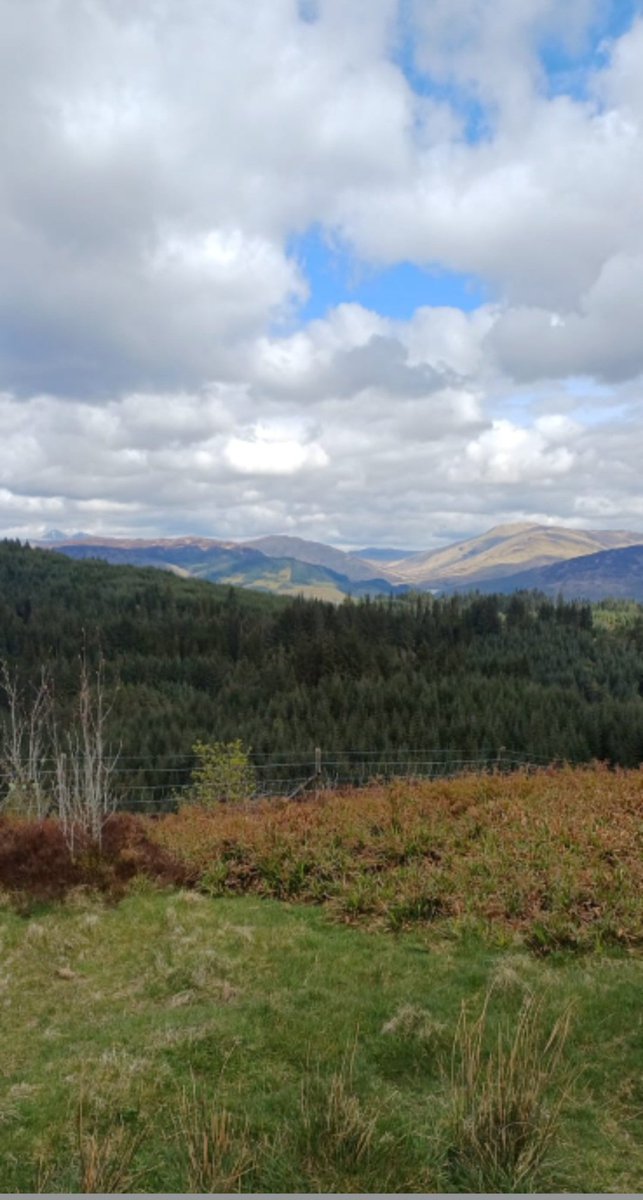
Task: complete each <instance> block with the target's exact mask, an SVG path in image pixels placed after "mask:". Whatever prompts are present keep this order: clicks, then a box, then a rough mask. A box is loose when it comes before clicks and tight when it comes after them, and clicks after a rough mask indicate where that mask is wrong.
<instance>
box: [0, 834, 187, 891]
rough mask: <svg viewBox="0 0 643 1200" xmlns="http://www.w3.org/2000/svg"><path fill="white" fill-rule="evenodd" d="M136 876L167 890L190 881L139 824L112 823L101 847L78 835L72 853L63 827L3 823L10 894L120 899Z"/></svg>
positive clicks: (2, 867) (2, 870) (1, 866)
mask: <svg viewBox="0 0 643 1200" xmlns="http://www.w3.org/2000/svg"><path fill="white" fill-rule="evenodd" d="M137 875H142V876H146V877H148V878H150V879H154V880H158V882H159V883H164V884H181V883H185V882H186V881H187V879H188V875H189V871H188V869H187V868H186V865H185V864H184V863H183V864H182V863H180V862H178V861H177V860H176V859H175V858H174V857H173V856H172V854H171V853H170V852H169V851H168V850H166V849H164V848H163V847H162V846H160V845H159V844H158V843H157V842H154V841H152V840H151V838H150V837H149V830H148V828H147V827H146V824H145V822H144V821H142V820H141V819H140V818H137V817H133V816H130V815H128V814H125V813H118V814H114V815H112V816H111V817H109V818H108V820H107V821H106V823H105V825H104V828H103V838H102V844H101V845H100V847H99V846H98V845H97V844H96V843H95V842H94V841H92V839H91V838H90V837H89V835H88V834H86V833H82V832H79V833H78V835H77V837H76V842H75V848H74V852H73V853H72V851H71V849H70V847H69V842H68V839H67V838H66V836H65V833H64V830H63V829H62V827H61V825H60V823H59V822H58V821H56V820H54V819H52V818H49V819H46V820H43V821H25V820H20V819H14V818H12V817H5V816H2V817H0V879H1V880H2V886H3V888H4V889H6V891H7V892H9V893H13V894H16V895H18V896H22V897H28V898H29V899H32V900H38V901H41V900H55V899H62V898H63V897H64V896H65V895H67V894H68V893H69V892H71V891H73V889H74V888H79V887H87V888H90V889H92V890H95V891H99V892H103V893H104V894H106V895H109V896H111V897H114V898H117V897H118V896H120V895H122V894H123V892H124V891H125V889H126V888H127V885H128V883H129V882H130V881H131V880H132V879H134V878H135V876H137Z"/></svg>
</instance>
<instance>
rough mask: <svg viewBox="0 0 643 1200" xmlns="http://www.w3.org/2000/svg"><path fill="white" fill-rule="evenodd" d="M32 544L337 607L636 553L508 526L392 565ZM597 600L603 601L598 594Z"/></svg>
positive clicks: (140, 542)
mask: <svg viewBox="0 0 643 1200" xmlns="http://www.w3.org/2000/svg"><path fill="white" fill-rule="evenodd" d="M55 532H56V533H59V532H60V531H55ZM34 544H35V545H40V546H41V547H43V548H45V549H47V550H58V551H60V552H61V553H63V554H66V555H67V556H68V557H71V558H90V557H96V558H103V559H106V560H107V561H111V562H120V563H128V562H129V563H132V564H133V565H137V566H156V567H159V568H162V569H164V570H168V571H172V572H174V573H175V574H177V575H184V576H192V577H195V578H201V579H207V580H209V581H211V582H218V583H226V584H231V585H234V586H239V587H249V588H254V589H257V590H263V591H269V592H274V593H275V594H278V595H301V594H303V595H309V596H315V597H317V598H319V599H327V600H331V601H333V602H339V601H341V600H342V599H343V598H344V597H345V596H350V595H363V594H367V593H368V594H372V595H392V594H395V593H396V592H397V591H399V590H408V589H409V588H415V589H417V590H420V591H426V590H429V591H436V592H438V591H454V590H460V589H463V588H465V589H469V588H471V587H476V586H479V587H480V588H481V589H483V590H485V591H492V590H494V588H495V590H499V591H506V590H511V589H512V588H516V587H524V586H534V587H538V586H540V583H539V582H538V578H539V577H538V576H537V574H533V575H532V579H533V583H531V584H529V585H527V584H525V583H524V582H523V577H524V576H526V575H528V574H529V573H530V572H532V573H533V572H536V573H537V572H538V571H543V570H546V569H547V568H548V567H550V566H554V565H556V564H564V563H566V562H575V561H577V560H578V559H581V558H584V557H588V556H591V555H592V554H600V553H602V552H609V551H615V550H619V549H626V548H628V547H632V546H640V545H643V533H633V532H631V531H627V530H578V529H571V528H569V527H567V526H555V525H542V524H535V523H529V522H514V523H511V524H504V525H498V526H495V527H493V528H492V529H490V530H487V531H486V532H485V533H483V534H480V535H478V536H477V537H473V538H468V539H465V540H464V541H461V542H455V543H453V544H452V545H450V546H447V547H442V548H440V549H437V550H430V551H425V552H417V553H416V552H414V553H410V554H409V555H408V556H405V557H404V558H398V559H395V560H393V561H391V560H390V559H384V560H379V561H378V560H370V561H369V560H368V559H367V558H365V557H362V556H361V555H360V554H359V553H357V552H354V551H353V552H349V551H345V550H340V549H338V548H337V547H334V546H330V545H327V544H326V543H323V542H315V541H309V540H307V539H304V538H297V537H294V536H291V535H289V534H281V535H275V536H274V537H273V536H264V537H261V538H254V539H251V540H249V541H239V542H236V541H232V540H230V539H222V538H212V537H205V536H202V535H201V536H200V535H187V534H186V535H181V536H178V537H164V538H117V537H109V536H105V535H97V536H89V535H78V534H76V535H71V536H65V535H61V538H60V540H56V539H54V538H53V537H51V536H50V537H46V538H44V539H42V540H41V541H40V542H34ZM371 551H375V552H376V548H374V547H371ZM384 553H388V552H387V551H384ZM610 561H611V560H610ZM618 561H619V560H614V569H615V570H616V571H617V577H616V579H615V587H617V588H621V589H622V588H623V587H626V586H627V584H626V581H623V580H622V579H621V576H620V573H619V572H620V566H617V564H618ZM623 561H624V562H625V561H626V560H623ZM634 562H635V558H633V559H632V563H633V564H634ZM597 570H599V571H602V573H603V585H604V587H607V586H608V584H609V580H608V575H609V570H610V563H609V562H608V561H607V560H605V561H604V562H603V564H602V566H599V567H598V568H597ZM543 578H544V583H543V585H542V586H544V587H548V586H549V577H547V576H545V577H543ZM571 578H572V576H570V579H571ZM503 581H506V586H505V584H504V583H503ZM551 586H555V584H554V583H553V582H552V583H551ZM570 586H575V584H573V583H570ZM602 594H603V595H605V594H608V593H606V592H605V591H604V590H603V592H602Z"/></svg>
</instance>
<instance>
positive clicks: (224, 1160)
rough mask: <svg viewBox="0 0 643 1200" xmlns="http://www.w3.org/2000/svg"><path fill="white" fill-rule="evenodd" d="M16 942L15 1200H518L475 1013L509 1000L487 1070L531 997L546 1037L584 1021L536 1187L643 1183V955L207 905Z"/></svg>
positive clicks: (123, 911)
mask: <svg viewBox="0 0 643 1200" xmlns="http://www.w3.org/2000/svg"><path fill="white" fill-rule="evenodd" d="M0 934H1V937H2V974H1V980H0V987H1V991H0V997H1V1000H0V1002H1V1004H2V1014H3V1037H2V1041H1V1043H0V1078H1V1080H2V1095H1V1099H0V1185H1V1186H2V1190H3V1191H6V1192H18V1191H20V1190H37V1189H38V1188H40V1189H42V1190H46V1191H66V1190H74V1191H82V1190H86V1189H87V1188H88V1185H89V1186H93V1187H94V1190H97V1191H101V1190H110V1189H111V1190H115V1191H119V1190H121V1191H131V1190H140V1191H159V1192H161V1191H164V1192H167V1191H169V1192H172V1191H177V1192H181V1191H188V1190H211V1191H220V1190H238V1189H241V1190H247V1191H277V1192H281V1191H283V1192H288V1191H317V1190H328V1191H349V1190H362V1191H393V1190H396V1189H397V1190H410V1191H430V1190H454V1191H458V1190H467V1189H468V1190H498V1189H499V1190H503V1188H507V1189H508V1190H514V1189H513V1188H511V1187H510V1185H511V1184H512V1183H514V1184H515V1182H516V1180H515V1179H512V1177H511V1175H509V1176H505V1175H498V1174H497V1171H498V1170H499V1169H500V1167H502V1163H501V1164H500V1167H498V1166H497V1165H496V1166H495V1167H494V1168H493V1171H492V1170H491V1167H490V1166H489V1164H488V1163H487V1160H486V1159H485V1158H484V1156H482V1150H483V1149H484V1146H481V1147H480V1148H478V1146H477V1143H476V1144H474V1146H473V1148H472V1146H471V1144H470V1139H469V1140H467V1138H465V1137H464V1136H463V1130H462V1127H461V1125H459V1124H458V1120H457V1112H458V1111H459V1110H458V1108H457V1104H454V1102H455V1101H456V1099H457V1097H456V1095H455V1092H456V1091H457V1087H456V1084H457V1082H458V1078H459V1076H458V1074H457V1064H456V1074H455V1076H453V1077H452V1066H453V1064H452V1047H453V1043H454V1036H455V1032H456V1026H457V1021H458V1015H459V1012H460V1008H461V1004H462V1002H463V1001H466V1003H467V1004H468V1006H469V1010H470V1012H471V1014H472V1015H475V1014H477V1013H479V1012H480V1010H481V1007H482V1004H483V1002H484V997H485V996H486V995H487V994H488V992H489V988H491V998H490V1000H489V1015H488V1022H487V1027H486V1033H485V1038H484V1053H485V1055H486V1056H488V1055H489V1054H490V1053H492V1051H493V1047H494V1046H495V1045H496V1031H497V1030H498V1029H503V1028H505V1027H506V1029H507V1030H508V1031H511V1030H515V1028H516V1024H517V1022H518V1020H519V1013H520V1011H521V1006H522V1004H523V1002H524V999H525V997H526V996H529V995H530V994H535V995H536V996H538V997H540V998H541V1002H542V1013H541V1014H540V1018H539V1020H540V1024H541V1026H542V1028H541V1030H540V1032H541V1033H542V1035H543V1037H544V1036H545V1035H546V1033H547V1030H548V1029H549V1028H550V1027H551V1025H552V1023H553V1022H554V1020H555V1019H556V1018H557V1017H558V1016H560V1014H561V1013H563V1012H564V1011H565V1009H566V1007H567V1005H568V1004H569V1002H571V1003H572V1011H571V1029H570V1034H569V1038H568V1040H567V1042H566V1045H565V1047H564V1062H563V1063H562V1064H561V1067H560V1070H561V1072H562V1074H561V1077H560V1079H559V1078H558V1074H556V1073H555V1074H554V1075H553V1076H552V1079H551V1081H550V1082H551V1086H552V1089H553V1090H552V1103H554V1102H557V1099H558V1100H561V1101H562V1107H561V1110H560V1113H559V1114H558V1115H557V1118H556V1125H555V1131H554V1134H555V1136H554V1137H553V1140H552V1141H551V1144H550V1145H549V1146H548V1149H547V1154H546V1155H545V1157H544V1158H543V1160H542V1162H541V1163H540V1164H539V1166H538V1169H537V1171H536V1172H535V1173H532V1174H530V1175H528V1176H527V1177H526V1178H522V1179H521V1180H520V1184H521V1186H520V1189H519V1190H530V1189H538V1188H539V1189H541V1190H548V1189H552V1190H570V1191H602V1190H610V1191H628V1190H630V1191H636V1190H639V1188H640V1187H641V1185H642V1184H643V1151H642V1149H641V1147H643V1123H642V1119H641V1110H642V1108H643V1094H642V1092H641V1079H642V1078H643V1040H642V1039H641V1009H640V995H641V985H642V984H643V967H642V964H641V962H640V960H638V959H636V958H635V957H632V956H631V955H629V954H627V953H624V952H623V951H619V952H616V953H614V954H612V955H608V956H596V955H593V956H590V957H580V958H578V957H574V956H567V955H562V956H559V957H557V958H554V959H549V960H547V961H546V962H545V961H543V960H542V959H539V958H536V957H535V956H533V955H530V954H529V953H528V952H527V951H525V949H524V948H521V947H520V946H519V945H518V944H516V943H515V942H514V941H513V939H511V938H508V939H507V941H506V943H505V944H504V945H501V944H497V945H495V946H494V947H491V946H490V944H489V943H485V942H483V941H481V940H480V939H479V938H478V937H476V936H473V935H471V936H460V937H458V938H455V939H454V938H444V937H438V936H436V935H435V932H434V931H432V930H431V928H430V927H428V926H422V927H419V928H418V929H416V930H415V931H414V932H413V933H404V934H401V935H400V936H397V937H395V936H392V935H391V934H389V933H372V932H370V933H369V932H365V931H363V930H359V929H352V928H346V927H341V926H338V925H333V924H331V923H330V922H329V921H328V918H327V915H326V914H324V913H323V911H322V910H320V909H314V908H304V907H296V906H293V905H290V904H284V903H281V904H280V903H277V902H275V901H266V900H259V899H257V898H252V899H251V898H241V899H211V898H208V897H206V896H204V895H202V894H199V893H194V892H187V893H186V892H177V893H173V894H167V893H166V894H161V893H154V892H151V891H139V893H138V894H136V895H132V896H131V897H130V898H128V899H126V900H125V901H123V902H122V903H121V904H120V905H118V906H116V907H104V906H102V905H100V904H98V903H96V902H93V901H91V900H90V899H88V898H87V897H85V896H83V895H77V896H75V897H72V898H70V900H69V902H68V903H67V904H66V905H65V906H59V907H56V908H51V909H49V910H42V911H40V912H31V914H30V915H29V916H18V915H15V914H14V913H13V912H11V911H5V912H4V913H2V914H0ZM462 1050H463V1045H462V1042H460V1043H459V1044H458V1045H457V1046H456V1051H457V1054H461V1053H462ZM532 1082H533V1081H532ZM563 1082H564V1089H565V1090H564V1094H563V1095H562V1096H561V1091H560V1089H561V1086H563ZM478 1115H479V1116H480V1113H478ZM484 1115H485V1114H484V1112H483V1113H482V1116H483V1117H484ZM492 1116H493V1119H494V1120H495V1121H496V1123H497V1122H498V1119H499V1118H498V1114H497V1113H496V1110H495V1109H494V1110H493V1112H492ZM537 1119H538V1120H539V1121H541V1120H543V1119H544V1118H543V1114H542V1113H540V1114H539V1115H538V1118H537ZM478 1125H479V1132H480V1137H482V1138H483V1137H484V1128H486V1126H484V1122H482V1120H481V1119H480V1120H479V1122H478ZM533 1132H534V1131H530V1132H529V1135H528V1136H529V1137H531V1136H532V1135H533ZM204 1138H205V1141H204ZM204 1145H205V1146H206V1149H207V1153H206V1154H205V1160H204V1157H203V1153H202V1151H203V1147H204ZM195 1147H197V1148H200V1149H198V1152H195ZM478 1149H480V1155H481V1156H482V1157H480V1162H482V1164H483V1166H482V1168H481V1166H480V1162H478V1157H479V1155H478ZM485 1163H486V1165H485ZM494 1171H495V1172H496V1173H495V1174H494ZM503 1181H504V1182H503Z"/></svg>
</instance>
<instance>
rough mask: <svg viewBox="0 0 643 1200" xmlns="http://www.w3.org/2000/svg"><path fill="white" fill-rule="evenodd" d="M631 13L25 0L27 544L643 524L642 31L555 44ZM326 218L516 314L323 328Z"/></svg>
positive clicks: (8, 20)
mask: <svg viewBox="0 0 643 1200" xmlns="http://www.w3.org/2000/svg"><path fill="white" fill-rule="evenodd" d="M608 7H609V6H608ZM604 11H605V6H604V5H602V4H601V3H600V2H599V0H596V3H594V0H568V3H566V4H565V5H560V4H559V3H555V2H554V0H495V2H494V3H493V4H489V3H486V0H417V3H412V4H410V5H409V4H404V5H402V3H401V0H371V2H370V3H369V4H368V6H367V9H366V8H365V7H364V6H363V5H359V4H357V5H353V4H347V3H346V2H345V0H319V2H318V3H317V4H316V5H312V6H310V5H309V6H308V9H307V13H306V14H305V15H306V18H307V19H302V16H301V12H302V9H301V5H298V4H297V3H296V2H295V0H271V3H270V4H265V5H258V6H255V8H254V9H253V14H252V17H253V19H252V20H249V18H248V10H247V7H246V6H244V5H242V4H239V3H238V2H237V0H162V3H154V4H152V3H150V2H149V0H92V2H91V3H75V2H74V3H69V4H65V5H61V4H59V3H58V2H57V0H30V2H29V4H26V3H24V4H16V3H14V0H0V20H1V21H2V28H3V39H2V46H0V100H1V102H2V109H1V111H2V114H3V116H2V118H0V154H2V165H3V190H2V195H1V197H0V254H1V255H2V262H3V271H2V275H1V277H0V322H1V324H2V329H3V338H2V343H1V345H0V388H2V389H3V394H2V395H1V396H0V421H1V422H2V429H3V441H2V445H1V446H0V478H1V480H2V490H1V491H0V511H2V512H3V513H4V514H5V517H4V520H5V525H6V529H7V532H9V531H12V532H15V531H20V532H22V533H27V532H33V531H34V529H35V526H36V525H38V526H40V525H41V524H42V525H44V524H46V523H55V524H57V525H60V524H64V525H67V526H74V525H80V526H81V527H83V526H85V527H86V526H87V525H88V524H89V525H90V526H92V527H95V528H96V529H102V530H103V531H110V530H113V531H115V532H119V531H121V532H122V531H126V530H127V529H137V530H139V531H143V532H148V531H150V532H153V531H168V532H171V531H177V530H178V531H187V530H190V529H194V530H198V531H202V532H207V533H212V534H221V535H227V536H231V537H232V536H239V537H243V536H249V535H252V534H253V533H261V532H269V531H271V530H273V531H274V530H276V529H289V530H292V531H296V532H300V533H306V532H308V533H309V534H311V535H313V536H317V537H328V538H332V537H334V538H336V539H338V540H342V541H347V542H353V543H354V542H360V541H362V540H363V541H364V543H367V542H373V541H391V540H392V541H393V542H395V543H398V542H407V543H408V544H412V545H417V546H422V545H428V544H429V543H430V542H431V541H433V539H434V538H438V537H442V536H457V535H458V534H460V533H462V534H464V533H467V532H472V531H474V530H475V529H480V528H481V527H483V526H484V525H487V524H491V523H492V522H493V521H495V520H497V519H516V518H519V517H529V516H530V515H533V516H534V517H535V518H536V519H545V518H546V517H547V516H548V515H549V516H551V517H552V518H553V519H559V520H561V519H563V520H571V521H576V522H580V523H592V522H597V521H598V522H601V521H607V522H609V523H610V524H611V525H615V524H623V525H626V524H628V523H636V522H637V521H638V522H640V520H641V511H640V500H639V498H638V493H639V492H640V474H639V472H640V468H639V463H640V460H641V456H642V455H643V422H642V421H641V416H642V415H643V413H642V402H643V395H642V393H641V380H642V379H643V343H642V341H641V337H640V329H641V322H642V320H643V308H642V305H643V301H642V300H641V297H642V296H643V286H642V285H643V224H642V222H641V216H640V196H641V194H643V85H642V84H641V72H640V62H641V54H642V52H643V20H642V19H639V20H637V21H635V22H634V23H633V25H632V28H631V29H629V30H628V31H626V32H625V33H624V34H623V35H622V36H621V37H620V38H618V39H616V40H614V41H613V43H612V44H607V45H606V46H605V47H604V50H603V56H602V58H599V59H594V60H592V61H591V62H589V61H588V62H586V63H585V65H584V68H583V72H584V74H583V78H582V80H581V82H580V83H579V81H578V80H576V82H575V84H574V87H570V88H568V89H567V94H553V93H554V92H555V91H556V89H555V88H554V89H552V88H550V83H551V81H550V80H548V78H547V75H546V73H545V71H544V68H543V62H542V57H541V54H540V47H541V46H542V44H543V43H544V42H545V41H547V40H548V39H549V41H550V42H551V40H552V39H558V41H559V42H560V41H561V39H562V42H563V43H564V46H565V47H566V49H567V51H568V52H569V53H570V54H571V55H573V53H575V52H579V53H582V51H583V47H586V46H587V44H588V41H587V39H588V36H589V34H588V31H589V28H590V23H591V21H592V20H599V19H600V18H601V13H602V12H604ZM405 21H406V27H405ZM404 33H405V34H406V35H407V36H410V37H411V39H412V41H413V46H414V67H413V70H414V74H413V81H414V83H415V86H416V89H417V90H415V91H414V90H413V86H412V85H411V83H410V82H409V80H408V79H407V78H405V76H404V73H403V71H402V70H401V69H400V67H399V65H398V61H397V59H396V55H397V56H398V58H399V55H400V53H401V47H402V48H403V38H402V34H404ZM406 53H407V56H408V55H409V54H410V51H409V48H408V45H407V46H406ZM581 84H582V86H581ZM560 90H561V89H560V88H558V91H559V92H560ZM563 91H564V89H563ZM424 92H427V93H428V94H424ZM550 93H551V94H550ZM472 117H473V118H474V119H475V120H477V121H478V124H479V127H480V128H481V130H482V136H481V137H480V138H479V139H478V140H477V141H476V140H472V139H471V138H470V137H469V136H468V134H467V121H468V120H470V119H471V118H472ZM313 225H315V226H318V227H321V228H322V229H323V230H325V231H326V232H327V233H328V235H329V238H330V239H331V241H332V239H333V238H338V239H340V240H341V243H342V245H343V246H344V247H345V248H346V249H347V252H348V253H350V252H351V251H352V252H354V253H355V255H356V256H357V257H358V258H360V259H361V260H362V263H366V264H367V265H369V266H377V265H378V264H384V265H391V264H393V265H394V264H396V263H399V262H411V263H415V264H418V265H426V264H432V265H435V266H438V267H439V266H442V267H446V268H449V269H451V270H455V271H460V272H464V273H465V274H468V275H469V274H472V275H474V276H476V277H479V279H480V280H481V281H482V283H483V284H484V285H485V286H486V287H487V289H488V292H489V294H490V296H492V300H490V301H489V303H487V304H485V305H483V306H482V307H481V308H479V309H478V310H477V311H476V312H473V313H465V312H462V311H460V310H459V309H457V308H455V307H452V306H448V307H447V306H444V307H430V306H422V307H419V308H418V309H417V310H416V311H415V313H414V314H413V315H412V316H411V317H410V318H409V319H408V320H401V319H396V318H395V317H393V316H386V315H383V314H381V313H377V312H373V311H369V310H368V309H367V308H366V307H365V306H364V305H360V304H358V303H346V302H343V303H339V304H337V305H336V306H334V307H333V306H332V304H331V305H330V307H329V311H328V314H327V316H326V317H325V318H324V319H318V320H314V321H310V322H307V323H302V322H300V321H299V320H298V317H297V312H298V306H299V305H300V304H301V303H302V301H303V300H304V299H305V298H306V296H307V294H308V290H309V288H310V286H311V281H309V280H307V279H306V278H305V273H304V269H303V266H302V264H301V263H300V262H299V261H298V259H297V254H296V252H295V251H294V250H293V249H292V246H293V244H296V243H293V241H292V239H293V238H296V236H297V235H299V234H301V233H303V232H304V231H306V230H307V229H308V228H309V227H310V226H313ZM320 273H321V268H320ZM314 282H315V281H314V280H313V281H312V283H313V285H314ZM317 283H318V285H319V286H322V285H324V286H328V287H331V286H332V285H330V284H329V283H328V280H325V281H324V280H317ZM578 378H582V379H585V380H586V381H587V383H586V386H584V390H583V391H582V394H580V393H578V394H576V393H575V392H574V389H573V388H571V387H568V386H566V381H569V380H571V381H573V380H578ZM597 383H600V384H601V387H600V388H599V389H598V391H597V390H596V389H597Z"/></svg>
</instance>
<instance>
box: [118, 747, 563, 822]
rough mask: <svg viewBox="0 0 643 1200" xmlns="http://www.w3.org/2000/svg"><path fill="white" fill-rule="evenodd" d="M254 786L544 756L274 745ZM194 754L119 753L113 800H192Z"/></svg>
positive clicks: (130, 804) (260, 758)
mask: <svg viewBox="0 0 643 1200" xmlns="http://www.w3.org/2000/svg"><path fill="white" fill-rule="evenodd" d="M249 761H250V765H251V767H252V773H253V778H254V791H253V793H252V795H251V796H249V797H248V799H249V800H253V799H254V800H261V799H267V798H271V797H273V798H276V797H292V798H302V799H303V798H305V797H306V796H309V795H310V794H311V793H315V792H319V791H322V790H329V791H332V790H338V789H341V788H360V787H367V786H368V785H369V784H372V783H375V782H380V781H381V782H385V781H388V780H392V779H395V778H403V779H409V780H429V779H441V778H442V779H444V778H452V777H454V776H457V775H462V774H468V773H471V772H477V773H496V772H502V773H507V772H512V771H517V770H525V769H537V768H542V767H545V766H547V765H549V763H550V760H549V759H548V758H546V757H544V756H542V755H537V754H532V753H527V752H524V751H521V750H511V749H507V748H505V747H501V748H500V749H499V750H498V749H494V750H491V749H490V750H487V751H483V752H478V753H471V752H466V751H461V750H455V749H452V748H444V747H441V748H428V749H426V748H420V749H418V748H402V749H394V750H373V749H340V750H324V749H323V748H320V747H316V748H312V749H311V750H310V751H304V752H302V751H296V750H293V751H279V752H274V753H270V752H265V753H256V754H255V753H252V754H250V755H249ZM197 766H198V759H197V757H196V756H194V755H190V754H188V755H184V756H180V757H179V756H176V757H175V758H172V759H170V760H168V759H165V760H164V761H163V762H160V761H159V760H155V759H152V758H129V759H122V758H121V759H119V760H118V761H117V763H116V766H115V767H114V770H113V772H112V777H111V781H110V782H111V789H112V794H113V797H114V801H115V804H116V807H117V808H118V809H119V810H121V811H127V812H141V813H148V814H159V815H161V814H163V813H167V812H173V811H176V809H177V808H178V807H179V806H180V805H181V804H182V803H185V802H187V801H189V800H190V798H191V793H192V792H193V786H194V784H193V772H194V770H195V768H196V767H197Z"/></svg>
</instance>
